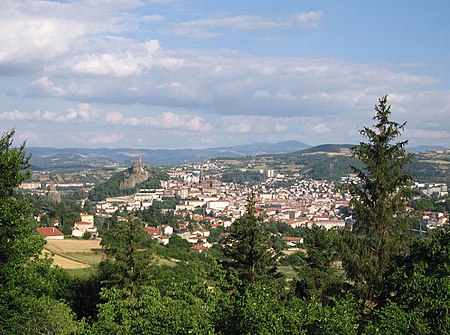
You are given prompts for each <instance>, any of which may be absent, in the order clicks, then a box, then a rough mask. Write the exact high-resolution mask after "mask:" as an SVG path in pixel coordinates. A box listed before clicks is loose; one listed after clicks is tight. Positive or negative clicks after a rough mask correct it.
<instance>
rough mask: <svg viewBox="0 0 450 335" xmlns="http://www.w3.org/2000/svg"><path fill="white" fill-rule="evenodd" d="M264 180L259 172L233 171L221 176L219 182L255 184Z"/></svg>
mask: <svg viewBox="0 0 450 335" xmlns="http://www.w3.org/2000/svg"><path fill="white" fill-rule="evenodd" d="M263 180H264V175H263V174H262V173H260V172H259V171H239V170H234V171H230V172H226V173H224V174H223V175H222V178H221V181H222V182H224V183H235V184H245V183H251V184H255V183H258V182H261V181H263Z"/></svg>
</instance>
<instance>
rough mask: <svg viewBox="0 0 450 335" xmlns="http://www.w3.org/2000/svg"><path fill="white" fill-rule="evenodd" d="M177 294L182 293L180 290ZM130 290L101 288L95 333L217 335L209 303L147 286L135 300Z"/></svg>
mask: <svg viewBox="0 0 450 335" xmlns="http://www.w3.org/2000/svg"><path fill="white" fill-rule="evenodd" d="M177 293H181V292H179V291H177ZM130 295H131V293H130V291H127V290H121V289H118V288H113V289H109V290H105V289H104V290H103V291H102V298H103V300H104V301H105V303H102V304H100V306H99V308H100V309H99V318H98V322H97V323H96V324H95V326H94V333H96V334H117V335H128V334H148V335H151V334H157V335H159V334H214V329H213V324H212V322H211V314H210V310H209V306H208V305H206V304H205V302H204V301H203V300H202V299H200V298H197V297H195V296H193V295H191V298H192V299H190V300H189V301H188V300H185V299H177V298H176V297H177V296H179V297H181V296H182V295H178V294H174V295H173V296H174V297H169V296H164V295H163V294H162V293H161V292H160V291H159V290H158V289H157V288H155V287H149V286H145V287H142V292H141V294H140V295H139V297H138V298H136V299H130Z"/></svg>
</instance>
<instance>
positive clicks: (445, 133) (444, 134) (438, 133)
mask: <svg viewBox="0 0 450 335" xmlns="http://www.w3.org/2000/svg"><path fill="white" fill-rule="evenodd" d="M405 136H406V137H408V136H410V137H416V138H422V139H445V138H446V139H448V140H449V141H450V131H449V130H433V129H406V131H405ZM447 143H450V142H447Z"/></svg>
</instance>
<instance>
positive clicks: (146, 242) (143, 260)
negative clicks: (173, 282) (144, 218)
mask: <svg viewBox="0 0 450 335" xmlns="http://www.w3.org/2000/svg"><path fill="white" fill-rule="evenodd" d="M152 243H153V242H152V241H151V237H150V235H149V234H148V233H147V232H146V231H145V229H144V226H143V224H142V222H141V221H140V220H139V219H138V218H136V217H130V218H129V219H128V220H126V221H124V222H120V223H118V227H117V228H115V229H110V230H107V231H106V232H105V234H104V236H103V239H102V241H101V245H102V247H103V248H104V249H105V252H106V255H107V256H108V258H107V259H106V260H104V261H102V263H101V264H100V269H101V271H103V272H104V273H103V275H104V276H105V277H110V279H112V280H111V281H110V283H111V284H113V285H114V286H119V287H121V288H126V289H128V290H129V291H130V292H131V295H132V296H133V297H134V296H136V294H137V293H138V290H139V286H140V285H142V284H143V283H145V282H146V281H147V280H148V279H149V278H150V274H151V267H150V266H151V265H153V264H154V258H153V252H152V250H151V249H150V247H151V245H152Z"/></svg>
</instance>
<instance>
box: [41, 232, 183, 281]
mask: <svg viewBox="0 0 450 335" xmlns="http://www.w3.org/2000/svg"><path fill="white" fill-rule="evenodd" d="M44 252H45V253H47V254H49V255H51V257H52V258H53V264H54V265H57V266H59V267H61V268H63V269H65V270H67V271H68V272H69V273H70V274H71V275H73V276H77V277H84V276H88V275H89V274H90V273H92V271H93V266H95V265H97V264H98V263H100V261H101V260H102V259H103V257H104V256H105V253H104V252H103V250H102V248H101V246H100V240H98V239H97V240H78V239H64V240H48V241H47V245H46V246H45V249H44ZM155 258H156V260H157V264H158V265H166V266H176V264H177V262H176V260H168V259H164V258H160V257H158V256H155Z"/></svg>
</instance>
